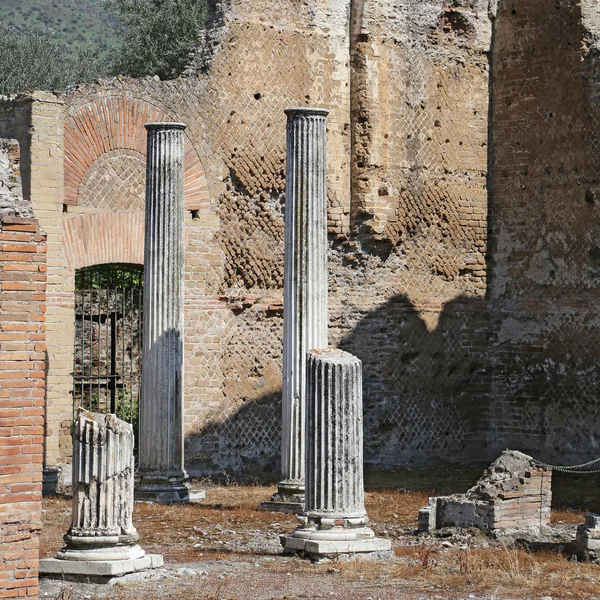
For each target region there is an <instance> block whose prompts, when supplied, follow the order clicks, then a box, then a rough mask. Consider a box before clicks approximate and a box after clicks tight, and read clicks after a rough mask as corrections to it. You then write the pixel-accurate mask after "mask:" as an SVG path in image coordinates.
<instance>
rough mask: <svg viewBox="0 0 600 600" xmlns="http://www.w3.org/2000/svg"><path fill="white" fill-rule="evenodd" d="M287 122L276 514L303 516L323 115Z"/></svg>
mask: <svg viewBox="0 0 600 600" xmlns="http://www.w3.org/2000/svg"><path fill="white" fill-rule="evenodd" d="M285 113H286V115H287V171H286V196H285V271H284V291H283V293H284V313H283V393H282V440H281V471H282V477H283V480H282V481H281V482H280V483H279V486H278V491H277V493H276V494H275V496H273V498H272V499H271V502H267V503H265V504H264V505H263V506H264V507H266V508H269V509H271V510H275V511H284V512H302V510H303V509H304V445H305V416H304V411H305V395H306V355H307V352H308V351H309V350H311V349H313V348H326V347H327V186H326V169H327V164H326V162H327V159H326V117H327V115H328V111H327V110H324V109H314V108H295V109H290V110H286V111H285Z"/></svg>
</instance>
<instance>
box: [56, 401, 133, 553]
mask: <svg viewBox="0 0 600 600" xmlns="http://www.w3.org/2000/svg"><path fill="white" fill-rule="evenodd" d="M133 445H134V439H133V427H132V426H131V425H130V424H129V423H126V422H125V421H121V420H120V419H118V418H117V417H116V416H115V415H104V414H96V413H91V412H88V411H86V410H83V409H79V415H78V418H77V420H76V421H75V425H74V431H73V509H72V519H71V527H70V528H69V531H68V533H67V535H66V536H65V542H66V547H65V548H63V550H61V551H60V552H59V553H58V555H57V558H59V559H63V560H108V559H110V560H128V559H132V558H141V557H142V556H143V555H144V551H143V550H142V549H141V548H140V547H139V546H136V545H134V544H135V542H136V541H137V539H138V534H137V532H136V530H135V527H134V526H133V521H132V515H133V481H134V479H133V478H134V462H133Z"/></svg>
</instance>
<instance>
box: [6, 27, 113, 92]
mask: <svg viewBox="0 0 600 600" xmlns="http://www.w3.org/2000/svg"><path fill="white" fill-rule="evenodd" d="M106 71H107V65H106V63H105V61H104V60H103V59H101V58H100V57H99V53H98V50H94V49H92V48H91V47H82V48H80V49H79V50H76V51H72V50H69V49H68V48H67V47H65V46H63V45H61V44H59V43H58V42H56V41H53V40H51V39H48V38H47V37H43V36H41V35H39V34H37V33H32V32H25V33H17V32H15V31H14V30H12V29H10V28H8V27H6V26H4V25H1V24H0V95H11V94H16V93H19V92H25V91H30V90H50V91H54V90H57V91H59V90H64V89H65V88H67V87H68V86H70V85H73V84H75V83H78V82H83V81H89V80H91V79H95V78H98V77H99V76H102V75H104V74H105V73H106Z"/></svg>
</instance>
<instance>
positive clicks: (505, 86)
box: [489, 0, 600, 464]
mask: <svg viewBox="0 0 600 600" xmlns="http://www.w3.org/2000/svg"><path fill="white" fill-rule="evenodd" d="M599 16H600V15H599V14H598V8H596V7H595V3H592V2H575V1H573V0H502V1H501V2H500V3H499V7H498V15H497V18H496V21H495V27H494V43H493V48H492V54H491V63H492V64H491V81H492V89H491V92H492V102H491V111H490V119H491V121H490V130H491V132H492V136H491V141H492V147H493V150H492V155H491V160H490V165H489V171H490V182H491V185H490V193H491V207H492V209H493V210H492V211H490V216H489V218H490V229H491V232H492V242H493V243H492V244H491V250H492V258H493V260H492V263H491V281H490V300H491V305H490V313H491V315H492V318H493V322H494V327H493V329H494V344H493V348H494V351H493V354H491V355H490V361H491V362H492V364H493V370H494V376H493V386H492V401H493V408H492V410H491V417H492V420H491V424H490V430H491V431H492V432H493V433H494V440H495V443H496V445H497V446H500V445H501V447H511V448H519V449H522V450H524V451H526V452H530V453H533V454H535V455H536V456H539V457H540V458H542V459H543V460H546V461H552V462H558V463H560V464H565V463H571V464H572V463H574V462H582V461H584V460H589V459H590V458H593V457H596V456H598V453H600V436H599V434H600V430H599V425H598V423H600V398H599V397H598V383H599V382H600V370H599V369H598V364H599V358H600V353H599V348H600V345H599V342H600V320H599V319H598V315H599V314H600V302H599V294H598V291H599V288H600V250H599V243H598V239H599V238H600V202H599V199H600V178H599V173H600V144H599V140H600V118H599V107H600V103H599V100H600V96H599V94H598V83H599V82H600V69H599V65H600V62H599V60H598V59H599V52H598V47H597V34H598V32H599V30H600V20H599V18H598V17H599Z"/></svg>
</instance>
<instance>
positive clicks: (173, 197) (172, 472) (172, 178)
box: [136, 123, 188, 502]
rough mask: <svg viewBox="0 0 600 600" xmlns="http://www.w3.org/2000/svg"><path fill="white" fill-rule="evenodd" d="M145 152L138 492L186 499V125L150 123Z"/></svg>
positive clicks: (158, 498) (163, 498)
mask: <svg viewBox="0 0 600 600" xmlns="http://www.w3.org/2000/svg"><path fill="white" fill-rule="evenodd" d="M146 129H147V130H148V152H147V158H146V161H147V162H146V219H145V247H144V336H143V362H142V390H141V398H140V444H139V446H140V447H139V475H140V476H141V480H140V483H139V484H138V486H137V487H136V497H138V498H140V499H145V500H156V501H159V502H161V501H164V502H178V501H187V499H188V489H187V486H186V484H185V481H186V479H187V474H186V472H185V469H184V465H183V441H184V440H183V299H184V260H185V248H184V200H183V167H184V165H183V160H184V129H185V125H184V124H181V123H152V124H149V125H146Z"/></svg>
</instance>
